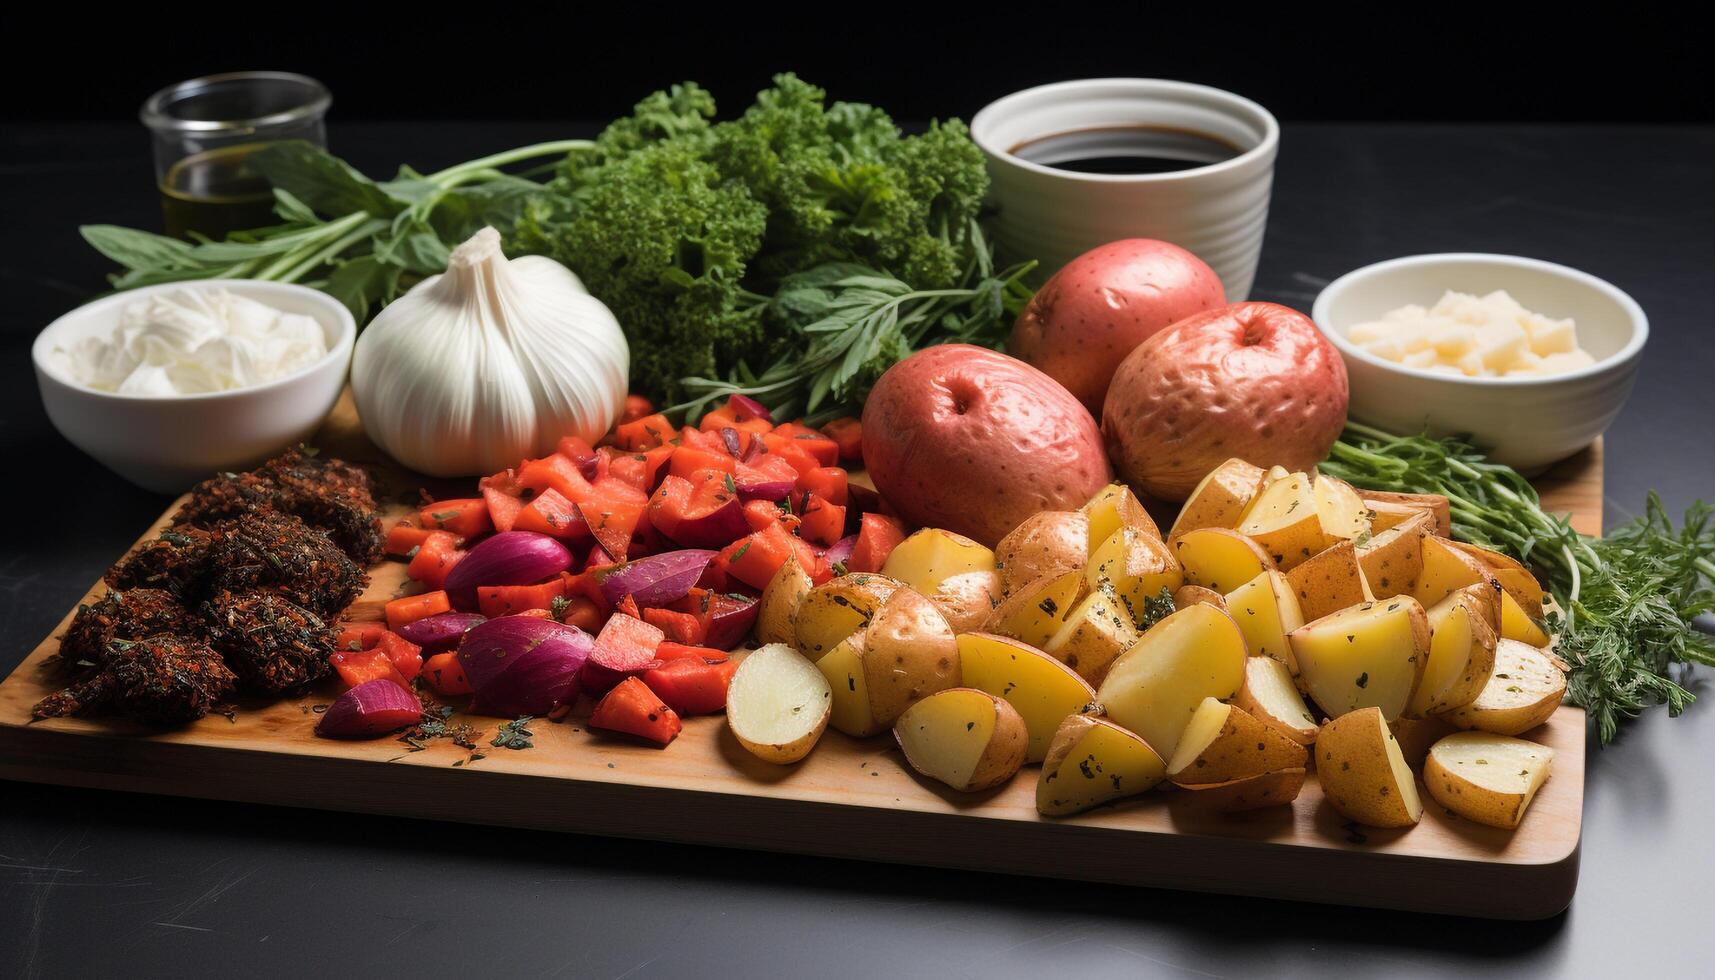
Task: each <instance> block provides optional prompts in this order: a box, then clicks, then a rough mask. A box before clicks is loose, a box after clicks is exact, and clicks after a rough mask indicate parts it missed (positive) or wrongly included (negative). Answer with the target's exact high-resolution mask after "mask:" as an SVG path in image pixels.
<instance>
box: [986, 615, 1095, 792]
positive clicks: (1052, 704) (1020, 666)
mask: <svg viewBox="0 0 1715 980" xmlns="http://www.w3.org/2000/svg"><path fill="white" fill-rule="evenodd" d="M958 640H959V670H960V673H961V674H962V675H963V677H964V683H965V685H966V686H968V687H974V688H976V689H977V690H979V691H987V692H988V693H990V694H993V695H994V696H995V697H998V698H1005V699H1006V700H1007V702H1008V703H1010V704H1011V705H1012V706H1013V708H1015V709H1016V710H1017V711H1018V714H1019V716H1020V717H1021V718H1023V719H1024V727H1025V729H1026V730H1028V731H1029V733H1030V746H1029V749H1028V750H1027V751H1026V752H1025V761H1027V762H1041V761H1042V760H1043V758H1044V757H1045V756H1047V754H1048V743H1049V741H1050V740H1051V739H1053V737H1054V733H1055V731H1057V730H1058V729H1059V727H1060V723H1061V722H1062V721H1064V720H1065V718H1066V716H1067V715H1071V714H1076V713H1077V712H1079V711H1082V710H1083V709H1084V708H1085V707H1087V706H1089V705H1090V704H1091V703H1092V702H1094V701H1095V700H1096V691H1095V688H1092V687H1091V686H1090V685H1089V683H1088V682H1086V681H1085V680H1084V679H1083V678H1082V677H1079V676H1078V674H1077V672H1076V671H1074V670H1072V669H1071V668H1070V667H1067V666H1066V665H1065V664H1063V663H1061V662H1060V661H1058V660H1056V659H1054V658H1053V657H1051V656H1049V655H1048V654H1046V653H1043V652H1042V651H1041V650H1038V649H1036V648H1035V647H1032V646H1028V645H1026V644H1023V643H1020V642H1019V641H1017V640H1014V639H1011V638H1009V637H1005V636H995V635H993V634H990V633H962V634H960V635H959V638H958Z"/></svg>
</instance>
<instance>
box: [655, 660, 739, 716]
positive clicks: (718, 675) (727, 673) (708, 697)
mask: <svg viewBox="0 0 1715 980" xmlns="http://www.w3.org/2000/svg"><path fill="white" fill-rule="evenodd" d="M737 670H738V661H736V660H720V661H717V662H715V663H709V662H708V661H706V660H703V659H702V658H700V657H698V658H691V657H686V658H680V659H675V660H669V661H667V662H666V663H664V664H662V665H661V666H659V667H656V668H654V669H652V670H646V671H644V672H643V683H644V684H647V685H648V686H649V689H650V690H651V691H654V692H655V694H656V695H658V696H659V697H660V698H661V701H662V703H663V704H665V705H667V707H668V708H670V709H672V710H673V711H674V712H677V713H678V714H681V715H708V714H714V713H715V712H717V711H725V710H726V692H727V687H728V686H729V685H731V684H732V675H733V674H734V673H735V672H737Z"/></svg>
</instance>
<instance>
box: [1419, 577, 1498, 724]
mask: <svg viewBox="0 0 1715 980" xmlns="http://www.w3.org/2000/svg"><path fill="white" fill-rule="evenodd" d="M1486 588H1487V586H1484V585H1468V586H1466V587H1465V588H1463V589H1460V590H1459V591H1457V592H1455V593H1453V594H1452V595H1450V596H1448V597H1447V598H1445V599H1442V600H1441V601H1440V602H1438V603H1436V604H1435V605H1433V606H1431V607H1429V609H1428V610H1426V611H1425V615H1427V616H1428V617H1429V660H1428V662H1427V663H1425V664H1424V666H1423V678H1422V679H1421V680H1419V681H1418V683H1417V690H1416V691H1415V692H1413V693H1412V695H1411V703H1410V704H1409V705H1408V706H1407V707H1406V714H1409V715H1412V716H1413V717H1419V718H1420V717H1422V716H1424V715H1427V714H1431V713H1440V712H1445V711H1450V710H1452V709H1454V708H1458V707H1462V706H1464V705H1467V704H1470V703H1471V702H1472V701H1474V700H1476V698H1477V695H1478V694H1479V693H1481V692H1482V690H1483V685H1484V684H1486V683H1488V680H1489V675H1490V674H1491V673H1493V672H1494V669H1495V640H1496V636H1495V630H1494V627H1492V626H1490V625H1489V621H1488V617H1487V614H1486V613H1485V611H1484V599H1483V591H1484V590H1485V589H1486Z"/></svg>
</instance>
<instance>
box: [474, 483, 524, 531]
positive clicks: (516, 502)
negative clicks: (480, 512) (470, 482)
mask: <svg viewBox="0 0 1715 980" xmlns="http://www.w3.org/2000/svg"><path fill="white" fill-rule="evenodd" d="M482 499H483V501H484V502H485V503H487V504H488V520H489V522H490V523H492V524H493V525H494V529H495V530H496V531H510V530H512V522H513V521H515V520H517V518H518V512H519V511H521V510H523V509H524V501H522V500H520V499H518V498H517V497H514V496H512V495H510V494H507V493H504V492H502V491H501V490H499V489H497V488H495V487H483V488H482Z"/></svg>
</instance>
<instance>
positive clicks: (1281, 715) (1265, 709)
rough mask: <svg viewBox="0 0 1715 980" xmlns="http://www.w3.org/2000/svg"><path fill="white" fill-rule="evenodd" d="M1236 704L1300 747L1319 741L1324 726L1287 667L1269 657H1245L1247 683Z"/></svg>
mask: <svg viewBox="0 0 1715 980" xmlns="http://www.w3.org/2000/svg"><path fill="white" fill-rule="evenodd" d="M1233 703H1234V704H1236V705H1238V706H1239V707H1241V708H1243V709H1245V710H1246V711H1248V712H1250V715H1251V717H1253V718H1255V719H1256V720H1258V721H1260V722H1262V723H1263V724H1265V725H1267V726H1268V727H1270V728H1272V729H1274V730H1275V731H1277V732H1279V733H1280V734H1282V735H1285V736H1286V737H1287V738H1290V739H1292V740H1293V741H1294V742H1297V743H1298V744H1300V745H1309V744H1310V743H1311V742H1314V741H1316V732H1317V730H1318V729H1320V728H1321V727H1322V726H1321V725H1319V724H1317V723H1316V716H1315V715H1312V714H1311V713H1310V707H1309V706H1308V705H1306V704H1305V703H1304V695H1302V694H1300V693H1298V687H1297V685H1295V684H1294V683H1293V682H1292V674H1291V673H1290V672H1288V671H1287V669H1286V665H1285V664H1282V663H1281V662H1280V661H1278V660H1274V659H1271V658H1269V657H1247V658H1245V683H1244V687H1242V688H1240V689H1239V696H1238V697H1236V698H1234V699H1233Z"/></svg>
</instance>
